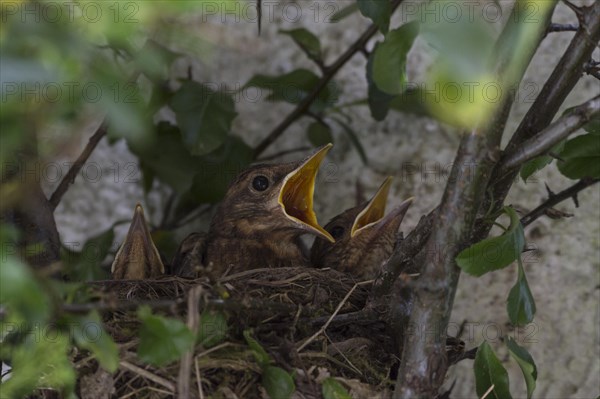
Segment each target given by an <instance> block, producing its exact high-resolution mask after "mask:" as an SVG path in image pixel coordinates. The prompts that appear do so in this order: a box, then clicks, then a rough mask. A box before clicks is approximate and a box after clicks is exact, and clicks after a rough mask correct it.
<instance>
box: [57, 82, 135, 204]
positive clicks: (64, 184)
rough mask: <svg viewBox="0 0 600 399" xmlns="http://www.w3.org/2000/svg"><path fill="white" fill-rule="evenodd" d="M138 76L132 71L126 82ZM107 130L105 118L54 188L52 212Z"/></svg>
mask: <svg viewBox="0 0 600 399" xmlns="http://www.w3.org/2000/svg"><path fill="white" fill-rule="evenodd" d="M140 74H141V72H139V71H134V72H133V73H132V74H131V76H130V77H129V79H128V80H127V82H128V83H135V82H136V81H137V80H138V77H139V76H140ZM107 130H108V123H107V120H106V118H104V120H103V121H102V123H101V124H100V126H98V129H96V131H95V132H94V134H93V135H92V137H90V140H89V141H88V143H87V145H86V146H85V148H84V149H83V151H82V152H81V154H79V157H78V158H77V160H76V161H75V163H74V164H73V166H72V167H71V169H69V171H68V172H67V174H66V175H65V177H64V178H63V179H62V180H61V181H60V183H59V184H58V187H56V190H54V192H53V193H52V196H51V197H50V200H49V201H48V202H49V203H50V206H51V207H52V210H55V209H56V207H57V206H58V204H59V203H60V200H61V199H62V197H63V195H65V193H66V192H67V190H68V189H69V186H70V185H71V184H73V182H75V178H76V177H77V174H78V173H79V171H80V170H81V168H82V167H83V165H84V164H85V163H86V162H87V160H88V158H89V157H90V155H92V152H94V149H95V148H96V146H97V145H98V143H99V142H100V140H102V138H103V137H104V136H105V135H106V132H107Z"/></svg>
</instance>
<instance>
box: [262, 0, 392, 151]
mask: <svg viewBox="0 0 600 399" xmlns="http://www.w3.org/2000/svg"><path fill="white" fill-rule="evenodd" d="M402 1H403V0H393V1H392V12H393V11H394V10H395V9H396V8H397V7H398V6H399V5H400V3H402ZM378 29H379V28H378V27H377V25H375V24H373V25H371V26H369V28H367V30H366V31H365V32H364V33H363V34H362V35H360V37H359V38H358V39H357V40H356V41H355V42H354V43H353V44H352V45H351V46H350V47H349V48H348V49H347V50H346V51H345V52H344V53H343V54H342V55H340V56H339V58H338V59H337V60H335V62H334V63H333V64H331V65H330V66H328V67H327V68H326V69H325V74H324V75H323V76H322V77H321V79H319V82H318V83H317V85H316V86H315V87H314V88H313V89H312V91H311V92H310V93H309V94H308V95H307V96H306V97H304V99H302V101H301V102H300V103H299V104H298V105H297V106H296V108H294V110H293V111H292V112H291V113H290V114H289V115H288V116H287V117H286V118H285V119H284V120H283V121H281V123H280V124H279V125H277V126H276V127H275V128H274V129H273V130H272V131H271V132H270V133H269V134H268V135H267V137H265V138H264V139H263V140H262V141H261V142H260V143H259V144H258V145H257V146H256V148H255V149H254V157H255V158H257V157H258V156H259V155H260V154H262V153H263V152H264V151H265V150H266V149H267V148H268V147H269V146H270V145H271V144H273V143H274V142H275V140H277V139H278V138H279V137H280V136H281V135H282V134H283V133H284V132H285V131H286V130H287V128H288V127H290V125H291V124H292V123H294V122H295V121H296V120H297V119H298V118H300V117H301V116H302V115H304V114H305V113H306V111H307V110H308V109H309V107H310V105H311V104H312V103H313V101H315V99H316V98H317V96H318V95H319V94H320V93H321V91H322V90H323V89H324V88H325V87H326V86H327V84H328V83H329V81H330V80H331V79H332V78H333V77H334V76H335V75H336V74H337V73H338V71H339V70H340V69H341V68H342V67H343V66H344V65H345V64H346V62H348V61H349V60H350V58H352V57H353V56H354V54H356V53H357V52H360V51H362V49H363V48H364V47H365V45H366V44H367V42H368V41H369V39H371V37H372V36H373V35H374V34H375V33H377V32H378Z"/></svg>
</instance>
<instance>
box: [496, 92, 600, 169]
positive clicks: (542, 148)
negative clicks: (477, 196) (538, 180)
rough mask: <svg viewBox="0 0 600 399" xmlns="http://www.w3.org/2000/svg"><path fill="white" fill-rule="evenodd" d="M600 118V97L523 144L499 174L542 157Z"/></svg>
mask: <svg viewBox="0 0 600 399" xmlns="http://www.w3.org/2000/svg"><path fill="white" fill-rule="evenodd" d="M598 116H600V96H597V97H595V98H593V99H591V100H589V101H587V102H585V103H584V104H581V105H579V106H577V107H575V108H573V109H571V110H570V112H569V113H568V114H567V115H564V116H563V117H561V118H559V119H558V120H556V121H555V122H554V123H552V124H551V125H550V126H548V127H547V128H545V129H544V130H542V131H541V132H539V133H538V134H536V135H535V136H533V137H531V138H530V139H528V140H526V141H525V142H523V143H522V144H521V145H520V146H519V148H517V149H516V150H515V151H514V152H512V153H510V154H507V155H505V157H504V160H503V161H502V162H501V164H500V166H499V172H498V174H500V175H504V174H506V173H508V172H509V171H511V170H514V169H515V168H518V167H519V166H521V165H523V164H524V163H525V162H527V161H529V160H532V159H534V158H536V157H538V156H540V155H543V154H545V153H547V152H548V151H550V149H551V148H552V147H554V146H555V145H556V144H558V143H559V142H561V141H562V140H564V139H565V138H567V137H568V136H569V135H570V134H571V133H573V132H575V131H576V130H577V129H579V128H580V127H582V126H583V125H585V124H586V123H588V122H589V121H590V120H592V119H593V118H596V117H598Z"/></svg>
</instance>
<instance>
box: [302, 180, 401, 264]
mask: <svg viewBox="0 0 600 399" xmlns="http://www.w3.org/2000/svg"><path fill="white" fill-rule="evenodd" d="M391 182H392V178H391V177H388V178H387V179H386V180H385V181H384V182H383V184H382V185H381V186H380V187H379V190H377V193H375V195H374V196H373V198H371V200H369V201H368V202H366V203H363V204H360V205H358V206H356V207H354V208H350V209H348V210H346V211H344V212H342V213H341V214H339V215H337V216H336V217H334V218H333V219H332V220H331V221H330V222H329V223H327V224H326V225H325V230H327V231H328V232H329V234H331V236H332V237H333V238H334V239H335V242H328V241H325V240H322V239H319V238H317V239H316V240H315V242H314V244H313V246H312V248H311V262H312V264H313V265H315V266H318V267H332V268H336V269H338V270H343V271H347V272H350V273H353V272H358V273H356V274H359V275H361V274H363V273H362V271H357V270H355V269H356V268H357V267H361V265H362V263H364V262H363V260H365V259H369V260H372V259H376V260H378V261H381V260H385V259H387V258H388V257H389V256H390V255H391V252H392V250H393V246H394V244H395V242H396V234H397V232H398V229H399V227H400V223H402V219H403V218H404V215H405V214H406V211H407V210H408V208H409V206H410V204H411V203H412V198H409V199H408V200H406V201H404V202H403V203H401V204H400V205H398V206H397V207H396V208H394V209H393V210H392V211H391V212H390V213H388V214H387V215H385V209H386V205H387V197H388V193H389V190H390V186H391ZM384 215H385V216H384ZM374 266H378V265H374ZM369 267H370V265H369Z"/></svg>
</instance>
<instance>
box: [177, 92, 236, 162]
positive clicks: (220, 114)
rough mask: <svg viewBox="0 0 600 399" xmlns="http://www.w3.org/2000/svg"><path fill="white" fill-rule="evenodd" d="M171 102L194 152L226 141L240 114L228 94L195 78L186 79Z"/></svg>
mask: <svg viewBox="0 0 600 399" xmlns="http://www.w3.org/2000/svg"><path fill="white" fill-rule="evenodd" d="M169 104H170V107H171V109H173V111H174V112H175V117H176V119H177V125H178V126H179V128H180V129H181V133H182V134H183V141H184V142H185V143H186V145H187V146H188V149H189V151H190V153H191V154H192V155H203V154H207V153H209V152H211V151H213V150H215V149H217V148H218V147H219V146H220V145H221V144H222V143H223V141H225V138H226V137H227V135H228V134H229V132H230V129H231V123H232V122H233V119H234V118H235V117H236V115H237V112H236V111H235V105H234V103H233V98H232V97H231V96H230V95H229V94H226V93H224V92H220V91H219V92H217V91H215V90H213V89H211V88H210V87H208V86H205V85H203V84H200V83H197V82H193V81H185V82H183V84H182V86H181V87H180V88H179V90H177V92H176V93H175V94H174V95H173V97H172V98H171V101H170V102H169Z"/></svg>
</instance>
